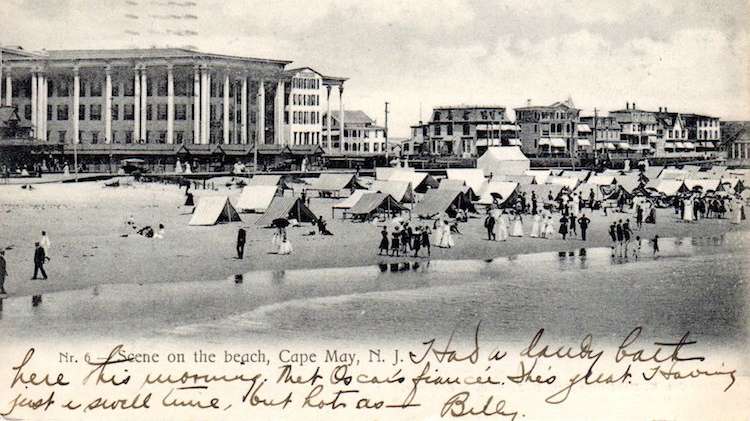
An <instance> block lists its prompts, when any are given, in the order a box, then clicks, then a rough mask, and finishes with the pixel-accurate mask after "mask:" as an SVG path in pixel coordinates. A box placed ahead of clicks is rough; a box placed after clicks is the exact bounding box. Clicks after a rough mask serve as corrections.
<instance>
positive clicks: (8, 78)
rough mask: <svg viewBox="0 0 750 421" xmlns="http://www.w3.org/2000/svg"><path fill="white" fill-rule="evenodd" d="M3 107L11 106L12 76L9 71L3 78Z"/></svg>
mask: <svg viewBox="0 0 750 421" xmlns="http://www.w3.org/2000/svg"><path fill="white" fill-rule="evenodd" d="M5 105H7V106H11V105H13V76H12V75H11V74H10V69H8V74H7V75H6V76H5Z"/></svg>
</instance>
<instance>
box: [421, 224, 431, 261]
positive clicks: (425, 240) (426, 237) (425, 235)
mask: <svg viewBox="0 0 750 421" xmlns="http://www.w3.org/2000/svg"><path fill="white" fill-rule="evenodd" d="M421 240H422V247H424V248H426V249H427V257H430V227H424V228H423V229H422V239H421Z"/></svg>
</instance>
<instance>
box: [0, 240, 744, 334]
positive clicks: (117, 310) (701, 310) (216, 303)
mask: <svg viewBox="0 0 750 421" xmlns="http://www.w3.org/2000/svg"><path fill="white" fill-rule="evenodd" d="M746 239H747V237H746V234H744V233H731V234H727V235H726V236H723V237H708V238H697V239H691V238H663V239H661V240H660V248H661V250H660V253H659V254H658V256H654V255H653V253H652V249H651V247H650V245H647V244H646V242H644V246H643V247H642V250H641V255H640V257H639V258H638V259H635V258H634V257H633V256H632V255H631V256H629V257H628V258H627V259H625V258H621V257H612V252H611V250H610V249H607V248H589V249H581V250H579V251H577V252H559V253H538V254H529V255H519V256H510V257H505V258H498V259H492V260H461V261H436V260H434V261H428V260H427V259H417V260H409V261H407V260H405V261H404V262H402V263H389V264H381V265H378V266H371V267H357V268H336V269H319V270H306V271H304V270H294V271H273V272H269V271H260V272H250V273H247V274H241V275H237V276H234V277H231V278H230V279H225V280H220V281H192V282H181V283H162V284H146V285H137V284H128V285H125V284H117V285H99V286H95V287H92V288H87V289H83V290H73V291H64V292H57V293H51V294H45V295H44V296H34V297H28V296H26V297H12V298H8V299H5V300H2V301H0V305H1V307H0V308H1V309H2V310H1V311H0V318H1V320H0V334H2V335H3V336H6V337H7V336H15V337H25V338H33V337H36V336H39V335H44V336H45V337H52V338H54V337H101V336H111V337H119V338H123V337H125V338H127V337H135V338H140V337H143V338H154V337H163V336H171V337H175V338H200V339H204V340H209V341H221V340H227V339H231V338H240V337H248V336H249V337H258V338H299V337H306V338H314V339H343V338H346V339H352V340H359V339H373V338H383V339H403V338H414V337H420V338H421V337H424V336H425V335H439V334H442V333H445V332H450V331H451V330H453V329H467V328H468V330H471V329H472V326H476V324H477V323H478V322H479V321H481V322H482V326H483V328H482V333H483V336H484V337H490V338H505V339H520V338H522V337H528V336H529V334H530V333H533V332H534V331H536V330H537V329H539V328H545V329H546V330H547V332H549V335H550V336H558V337H563V338H580V337H581V336H582V334H585V333H592V334H593V335H595V336H597V337H605V338H615V337H619V338H622V337H623V336H624V335H626V334H627V332H629V331H630V330H631V329H632V328H634V327H636V326H644V328H645V330H644V335H653V336H660V337H663V336H665V335H669V336H673V335H678V336H681V335H682V334H684V333H685V332H686V331H690V332H691V337H696V338H698V339H699V340H701V342H717V343H719V342H721V343H738V342H745V341H746V340H747V337H748V334H747V320H748V309H747V303H748V297H749V292H748V287H747V274H748V273H750V271H748V262H747V258H746V256H747V250H746V248H745V247H746V244H747V242H746Z"/></svg>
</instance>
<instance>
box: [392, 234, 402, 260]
mask: <svg viewBox="0 0 750 421" xmlns="http://www.w3.org/2000/svg"><path fill="white" fill-rule="evenodd" d="M399 237H401V233H400V232H398V231H393V238H392V239H391V253H392V254H391V255H392V256H398V255H399V251H400V250H399V248H400V245H399Z"/></svg>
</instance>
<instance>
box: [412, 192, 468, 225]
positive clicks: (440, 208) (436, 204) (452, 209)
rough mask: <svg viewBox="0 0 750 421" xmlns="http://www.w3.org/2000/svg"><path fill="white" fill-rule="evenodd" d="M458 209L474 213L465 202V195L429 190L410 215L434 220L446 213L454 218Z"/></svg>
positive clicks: (466, 201)
mask: <svg viewBox="0 0 750 421" xmlns="http://www.w3.org/2000/svg"><path fill="white" fill-rule="evenodd" d="M459 209H463V210H468V211H471V212H476V209H474V205H472V204H471V202H470V201H468V200H466V195H465V194H464V193H463V192H461V191H457V190H446V189H442V190H440V189H438V190H430V191H428V192H427V193H426V194H425V195H424V197H423V198H422V200H421V201H420V202H419V203H417V204H416V205H415V206H414V209H412V211H411V213H412V215H415V216H421V217H424V218H434V217H435V216H438V215H441V214H443V213H446V214H447V215H448V216H449V217H451V218H453V217H455V216H456V211H457V210H459Z"/></svg>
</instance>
